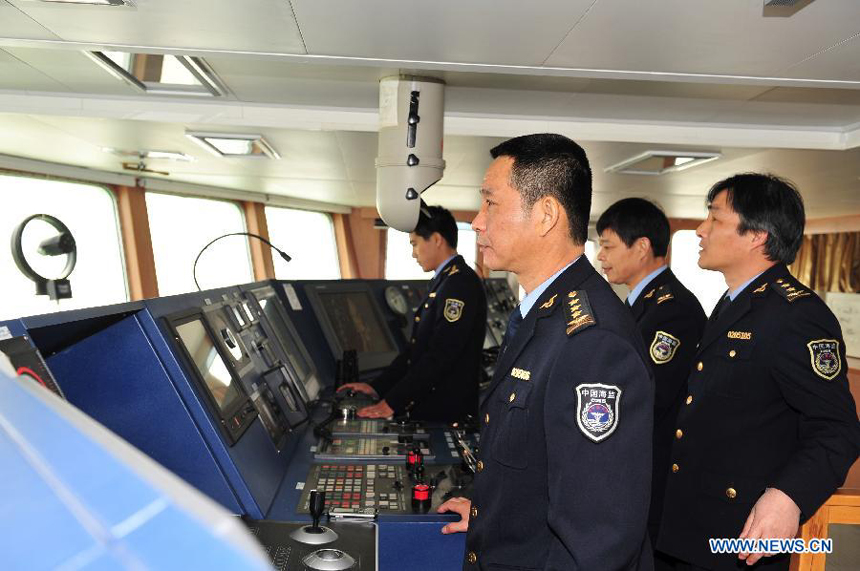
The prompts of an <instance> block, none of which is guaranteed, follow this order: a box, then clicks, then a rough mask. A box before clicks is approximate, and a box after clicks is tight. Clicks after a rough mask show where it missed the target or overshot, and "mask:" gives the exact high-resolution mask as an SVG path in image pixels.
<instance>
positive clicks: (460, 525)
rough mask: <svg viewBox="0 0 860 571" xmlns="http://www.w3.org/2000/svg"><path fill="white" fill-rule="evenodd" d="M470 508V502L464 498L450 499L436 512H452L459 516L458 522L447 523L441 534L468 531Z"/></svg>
mask: <svg viewBox="0 0 860 571" xmlns="http://www.w3.org/2000/svg"><path fill="white" fill-rule="evenodd" d="M471 507H472V500H469V499H466V498H451V499H450V500H448V501H447V502H445V503H444V504H442V505H441V506H439V507H438V508H437V509H436V511H437V512H439V513H440V514H442V513H445V512H454V513H457V514H460V521H455V522H453V523H449V524H448V525H446V526H444V527H443V528H442V533H444V534H446V535H447V534H449V533H458V532H463V531H466V530H468V529H469V509H470V508H471Z"/></svg>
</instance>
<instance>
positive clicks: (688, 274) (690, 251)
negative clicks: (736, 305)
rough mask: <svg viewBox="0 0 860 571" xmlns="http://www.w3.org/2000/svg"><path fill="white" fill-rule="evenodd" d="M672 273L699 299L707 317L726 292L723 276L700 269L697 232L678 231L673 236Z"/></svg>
mask: <svg viewBox="0 0 860 571" xmlns="http://www.w3.org/2000/svg"><path fill="white" fill-rule="evenodd" d="M671 266H672V271H673V272H674V273H675V275H676V276H677V277H678V279H679V280H681V283H682V284H684V285H685V286H687V288H689V290H690V291H691V292H693V295H695V296H696V297H697V298H698V299H699V303H701V304H702V309H704V310H705V315H710V314H711V311H713V309H714V306H715V305H717V301H719V299H720V295H722V293H723V292H725V291H726V280H725V279H723V274H721V273H720V272H715V271H712V270H703V269H702V268H700V267H699V237H698V236H696V232H695V230H678V231H677V232H675V234H674V235H673V236H672V262H671Z"/></svg>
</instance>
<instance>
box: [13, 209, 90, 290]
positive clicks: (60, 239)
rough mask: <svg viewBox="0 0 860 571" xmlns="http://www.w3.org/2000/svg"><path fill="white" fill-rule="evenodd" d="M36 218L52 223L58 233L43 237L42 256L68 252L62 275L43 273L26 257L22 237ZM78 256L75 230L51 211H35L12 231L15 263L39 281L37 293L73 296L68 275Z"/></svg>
mask: <svg viewBox="0 0 860 571" xmlns="http://www.w3.org/2000/svg"><path fill="white" fill-rule="evenodd" d="M34 220H40V221H42V222H45V223H47V224H50V225H51V226H53V227H54V229H55V230H56V231H57V234H56V235H54V236H51V237H50V238H48V239H46V240H42V242H41V243H40V244H39V247H38V248H37V250H36V251H37V253H38V254H40V255H42V256H66V265H65V267H64V268H63V271H62V272H61V273H60V276H59V277H56V278H46V277H43V276H41V275H39V273H38V272H36V270H34V269H33V267H32V266H31V265H30V263H29V262H28V261H27V256H26V254H25V253H24V248H23V244H22V238H23V236H24V230H25V229H26V228H27V225H28V224H30V223H31V222H33V221H34ZM77 258H78V249H77V245H76V244H75V238H74V236H72V232H71V231H70V230H69V229H68V227H67V226H66V225H65V224H63V223H62V222H61V221H60V220H59V219H57V218H54V217H53V216H51V215H49V214H34V215H32V216H30V217H28V218H26V219H25V220H24V221H23V222H21V223H20V224H18V226H17V227H16V228H15V231H14V232H12V259H14V260H15V265H16V266H18V269H19V270H21V273H22V274H24V275H25V276H27V278H29V279H30V280H32V281H33V283H35V284H36V295H47V296H48V297H50V298H51V299H53V300H56V301H59V300H61V299H68V298H70V297H72V287H71V285H70V284H69V280H68V277H69V275H70V274H71V273H72V270H74V269H75V263H76V262H77Z"/></svg>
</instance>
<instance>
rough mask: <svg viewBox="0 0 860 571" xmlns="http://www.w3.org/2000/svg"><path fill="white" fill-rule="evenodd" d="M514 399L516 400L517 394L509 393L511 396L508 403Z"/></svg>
mask: <svg viewBox="0 0 860 571" xmlns="http://www.w3.org/2000/svg"><path fill="white" fill-rule="evenodd" d="M515 398H517V393H511V396H509V397H508V402H514V399H515Z"/></svg>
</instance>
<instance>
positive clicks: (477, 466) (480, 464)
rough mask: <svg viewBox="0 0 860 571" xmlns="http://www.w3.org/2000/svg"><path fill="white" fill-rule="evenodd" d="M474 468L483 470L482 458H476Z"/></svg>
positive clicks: (479, 470)
mask: <svg viewBox="0 0 860 571" xmlns="http://www.w3.org/2000/svg"><path fill="white" fill-rule="evenodd" d="M475 470H477V471H478V472H483V471H484V461H483V460H478V463H477V464H475Z"/></svg>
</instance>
